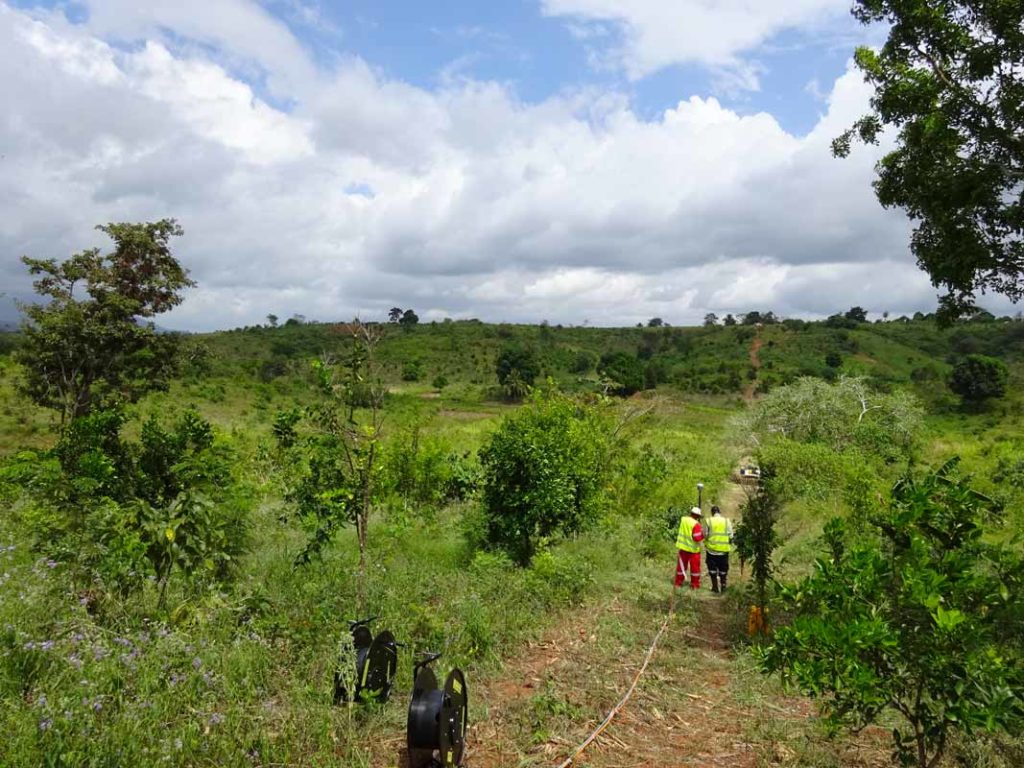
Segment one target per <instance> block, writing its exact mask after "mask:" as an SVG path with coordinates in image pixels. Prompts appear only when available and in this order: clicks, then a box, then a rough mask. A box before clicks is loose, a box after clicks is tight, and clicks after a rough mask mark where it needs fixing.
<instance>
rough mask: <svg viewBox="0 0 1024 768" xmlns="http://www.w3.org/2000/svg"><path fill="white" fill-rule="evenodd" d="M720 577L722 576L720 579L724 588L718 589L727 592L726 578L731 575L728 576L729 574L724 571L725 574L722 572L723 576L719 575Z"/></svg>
mask: <svg viewBox="0 0 1024 768" xmlns="http://www.w3.org/2000/svg"><path fill="white" fill-rule="evenodd" d="M719 578H720V579H721V581H722V588H721V589H719V590H718V591H719V592H725V581H726V579H728V578H729V577H728V576H727V575H726V574H724V573H723V574H722V575H721V576H719Z"/></svg>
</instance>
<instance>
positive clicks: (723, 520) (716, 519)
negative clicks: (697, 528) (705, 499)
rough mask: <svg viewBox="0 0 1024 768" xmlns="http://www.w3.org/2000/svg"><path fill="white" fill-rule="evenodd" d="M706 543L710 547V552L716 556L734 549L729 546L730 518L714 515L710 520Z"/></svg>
mask: <svg viewBox="0 0 1024 768" xmlns="http://www.w3.org/2000/svg"><path fill="white" fill-rule="evenodd" d="M704 543H705V544H707V545H708V552H714V553H715V554H716V555H724V554H726V553H728V552H729V550H730V549H732V547H731V546H730V545H729V518H727V517H722V516H721V515H712V516H711V519H710V520H708V535H707V537H706V538H705V539H704Z"/></svg>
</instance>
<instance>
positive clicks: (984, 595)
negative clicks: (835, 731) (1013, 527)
mask: <svg viewBox="0 0 1024 768" xmlns="http://www.w3.org/2000/svg"><path fill="white" fill-rule="evenodd" d="M955 466H956V461H955V460H954V461H951V462H949V463H947V464H946V465H945V466H944V467H942V468H941V469H940V470H938V471H937V472H935V473H934V474H931V475H929V476H926V477H924V478H923V479H920V480H914V479H911V478H906V479H904V480H903V481H901V482H900V483H899V484H897V486H896V487H895V489H894V490H893V493H892V502H891V504H890V506H889V508H888V509H886V510H882V511H880V512H879V513H878V514H877V515H876V516H875V517H874V518H873V519H872V520H871V524H872V527H873V532H872V531H869V530H858V531H857V532H856V533H853V532H852V531H851V530H850V529H849V528H848V527H846V526H844V525H843V523H842V522H839V521H836V522H833V523H831V524H830V525H829V526H828V529H827V531H828V540H829V544H830V550H831V551H830V554H829V556H828V557H825V558H822V559H819V560H818V561H817V563H816V565H815V572H814V573H813V574H812V575H811V576H810V577H808V578H807V579H805V580H803V581H802V582H800V583H799V584H797V585H796V586H794V587H791V588H788V589H785V590H784V591H783V597H784V602H785V605H786V608H787V609H788V610H789V611H791V612H792V613H793V615H794V619H793V623H792V625H791V626H788V627H782V628H780V629H778V630H777V632H776V634H775V637H774V640H773V642H772V643H771V645H769V646H768V647H767V648H766V649H765V650H764V654H763V656H762V659H761V663H762V665H763V667H764V669H765V670H767V671H769V672H778V673H781V675H782V676H783V677H784V678H785V679H786V680H788V681H790V682H792V683H794V684H795V685H797V686H798V687H799V688H800V689H801V690H802V691H803V692H804V693H806V694H808V695H811V696H821V697H824V698H823V701H824V704H823V709H824V712H825V715H826V717H827V718H828V720H829V721H831V722H832V723H833V724H840V725H848V726H851V727H853V728H855V729H860V728H863V727H864V726H866V725H868V724H870V723H872V722H874V721H876V720H877V719H878V718H879V716H880V715H881V713H882V712H884V711H886V710H889V711H892V712H894V713H895V714H897V715H899V716H900V717H902V719H903V720H904V723H905V725H904V727H897V728H895V729H894V730H893V738H894V741H895V753H896V756H897V757H898V758H899V760H900V761H901V762H902V763H903V764H904V765H916V766H919V768H932V766H934V765H936V764H937V763H938V761H939V760H940V758H941V756H942V753H943V751H944V749H945V747H946V745H947V742H948V739H949V736H950V735H951V734H952V733H954V732H956V731H959V730H963V731H965V732H966V733H967V734H970V733H972V732H974V731H976V730H977V731H999V730H1005V731H1009V732H1011V733H1020V732H1021V730H1022V726H1024V715H1022V711H1024V710H1022V704H1024V701H1022V698H1021V693H1020V692H1021V690H1022V686H1024V655H1022V644H1021V638H1022V637H1024V614H1022V612H1021V610H1020V604H1019V601H1018V599H1017V595H1019V594H1020V589H1021V587H1022V586H1024V559H1022V557H1021V553H1020V552H1019V551H1018V550H1006V549H1000V548H996V547H993V546H990V545H987V544H985V543H984V542H983V541H982V532H983V526H984V523H985V521H986V520H987V519H990V518H991V516H992V515H993V514H995V513H996V512H997V511H998V510H997V509H995V507H994V505H993V503H992V502H991V500H989V499H987V498H986V497H984V496H982V495H980V494H978V493H977V492H975V491H973V490H972V489H971V488H970V487H969V486H968V485H967V483H966V482H965V481H964V480H963V479H961V478H959V477H957V476H956V474H955Z"/></svg>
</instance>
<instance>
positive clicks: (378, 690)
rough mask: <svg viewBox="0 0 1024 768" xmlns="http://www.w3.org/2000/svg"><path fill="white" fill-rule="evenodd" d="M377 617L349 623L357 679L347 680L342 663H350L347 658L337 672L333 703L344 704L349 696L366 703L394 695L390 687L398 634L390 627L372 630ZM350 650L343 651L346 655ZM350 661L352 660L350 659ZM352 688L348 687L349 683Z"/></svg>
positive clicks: (393, 680) (383, 699)
mask: <svg viewBox="0 0 1024 768" xmlns="http://www.w3.org/2000/svg"><path fill="white" fill-rule="evenodd" d="M376 618H377V617H376V616H370V617H368V618H365V619H359V620H357V621H350V622H349V623H348V625H349V629H350V630H351V632H352V647H351V651H349V653H350V654H354V655H355V681H354V684H353V683H352V680H351V679H349V680H346V679H345V678H346V675H345V673H344V672H343V671H342V667H348V668H349V669H351V667H349V666H348V664H347V663H346V659H344V658H343V659H342V660H341V666H340V667H339V669H337V670H335V672H334V703H335V704H341V703H342V702H346V701H349V700H352V701H356V702H360V703H365V702H368V701H377V702H380V703H382V704H383V703H384V702H385V701H387V700H388V698H389V697H390V696H391V688H392V686H393V685H394V682H395V672H396V671H397V669H398V643H397V642H395V636H394V635H392V634H391V633H390V632H388V631H387V630H384V631H383V632H381V633H379V634H378V635H377V636H376V637H374V636H373V633H372V632H370V626H369V625H370V623H371V622H373V621H374V620H375V619H376ZM345 655H348V654H343V656H345ZM347 661H348V663H351V660H350V659H349V660H347ZM350 685H351V686H352V688H353V691H352V692H350V691H349V686H350Z"/></svg>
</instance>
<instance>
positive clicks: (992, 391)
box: [949, 355, 1010, 403]
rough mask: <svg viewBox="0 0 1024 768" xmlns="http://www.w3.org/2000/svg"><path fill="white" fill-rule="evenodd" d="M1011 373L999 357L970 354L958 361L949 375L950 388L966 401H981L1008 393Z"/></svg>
mask: <svg viewBox="0 0 1024 768" xmlns="http://www.w3.org/2000/svg"><path fill="white" fill-rule="evenodd" d="M1009 378H1010V373H1009V371H1008V370H1007V368H1006V363H1004V362H1003V361H1002V360H1000V359H999V358H997V357H988V356H987V355H968V356H967V357H965V358H964V359H963V360H961V361H960V362H959V363H957V364H956V365H955V366H954V368H953V372H952V373H951V374H950V376H949V388H950V389H951V390H953V391H954V392H955V393H956V394H958V395H960V397H962V398H963V399H964V401H965V402H969V403H981V402H984V401H985V400H989V399H991V398H994V397H1002V396H1003V395H1004V394H1006V384H1007V382H1008V381H1009Z"/></svg>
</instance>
